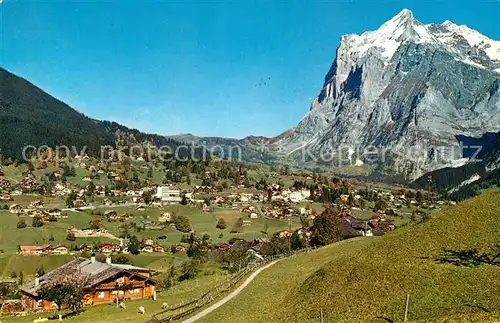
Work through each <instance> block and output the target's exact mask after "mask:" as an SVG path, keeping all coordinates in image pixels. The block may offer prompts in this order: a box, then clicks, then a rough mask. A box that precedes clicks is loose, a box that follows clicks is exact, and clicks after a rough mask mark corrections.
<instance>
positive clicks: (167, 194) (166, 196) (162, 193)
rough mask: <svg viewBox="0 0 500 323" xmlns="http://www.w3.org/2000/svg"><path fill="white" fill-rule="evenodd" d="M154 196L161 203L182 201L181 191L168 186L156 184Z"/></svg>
mask: <svg viewBox="0 0 500 323" xmlns="http://www.w3.org/2000/svg"><path fill="white" fill-rule="evenodd" d="M156 197H157V198H159V199H160V200H161V202H162V203H163V204H176V203H179V202H180V201H182V198H181V191H180V190H178V189H175V188H172V187H169V186H158V188H157V189H156Z"/></svg>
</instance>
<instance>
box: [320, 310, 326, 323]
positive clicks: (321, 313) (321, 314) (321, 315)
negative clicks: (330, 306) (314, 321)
mask: <svg viewBox="0 0 500 323" xmlns="http://www.w3.org/2000/svg"><path fill="white" fill-rule="evenodd" d="M319 321H320V323H324V322H325V319H324V317H323V308H320V310H319Z"/></svg>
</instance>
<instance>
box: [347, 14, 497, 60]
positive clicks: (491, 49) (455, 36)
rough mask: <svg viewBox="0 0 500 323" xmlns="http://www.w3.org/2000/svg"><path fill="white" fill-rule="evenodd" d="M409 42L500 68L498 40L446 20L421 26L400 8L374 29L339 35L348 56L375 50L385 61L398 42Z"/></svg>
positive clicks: (399, 43)
mask: <svg viewBox="0 0 500 323" xmlns="http://www.w3.org/2000/svg"><path fill="white" fill-rule="evenodd" d="M408 41H410V42H413V43H416V44H424V43H425V44H427V45H430V46H432V47H434V48H439V49H441V50H445V51H447V52H449V53H451V54H452V55H454V56H455V57H456V58H457V59H458V60H461V61H463V62H465V63H467V64H470V65H474V66H476V67H481V68H484V69H490V70H496V69H498V67H500V42H499V41H495V40H492V39H489V38H488V37H486V36H484V35H482V34H481V33H479V32H478V31H476V30H474V29H471V28H469V27H467V26H465V25H460V26H459V25H456V24H454V23H453V22H451V21H449V20H446V21H445V22H443V23H442V24H428V25H424V24H422V23H421V22H420V21H418V20H417V19H415V17H414V15H413V13H412V12H411V11H410V10H408V9H404V10H402V11H401V12H400V13H398V14H397V15H396V16H394V17H393V18H391V19H390V20H388V21H386V22H385V23H384V24H382V26H380V28H379V29H377V30H375V31H367V32H364V33H363V34H361V35H356V34H350V35H346V36H344V37H342V44H343V47H344V48H346V47H347V51H348V52H349V53H350V54H351V55H354V56H356V57H358V58H361V57H363V56H365V54H367V53H368V52H369V51H370V50H371V51H372V52H373V51H375V52H376V53H378V55H379V57H381V58H382V59H383V60H384V61H386V63H388V62H389V60H390V59H391V58H392V57H393V55H394V53H395V52H396V51H397V49H398V48H399V47H400V46H401V44H403V43H405V42H408ZM471 53H472V55H471ZM351 55H350V56H351ZM496 61H498V62H496Z"/></svg>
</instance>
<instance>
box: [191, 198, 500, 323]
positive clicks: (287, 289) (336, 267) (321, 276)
mask: <svg viewBox="0 0 500 323" xmlns="http://www.w3.org/2000/svg"><path fill="white" fill-rule="evenodd" d="M499 232H500V194H498V193H486V194H483V195H482V196H479V197H476V198H474V199H471V200H468V201H465V202H462V203H459V204H458V205H457V206H455V207H450V208H447V209H445V210H443V211H442V212H441V213H439V214H438V215H435V216H434V218H432V219H431V220H429V221H427V222H424V223H421V224H418V225H415V226H407V227H404V228H402V229H400V230H397V231H395V232H393V233H390V234H387V235H385V236H383V237H373V238H358V239H353V240H345V241H342V242H340V243H337V244H333V245H329V246H327V247H324V248H321V249H318V250H316V251H312V252H309V253H308V254H304V255H300V256H295V257H293V258H291V259H286V260H283V261H280V262H279V263H278V264H276V265H274V266H272V267H271V268H269V269H268V270H266V271H264V272H263V273H261V275H260V276H259V277H257V278H256V279H255V280H254V282H253V283H252V284H251V285H250V286H249V287H247V288H246V289H245V290H243V292H242V293H241V294H240V295H238V296H237V297H236V298H235V299H234V300H233V301H231V302H229V303H228V304H226V305H225V306H223V307H221V308H220V309H218V310H216V311H215V312H213V313H211V314H210V315H208V316H206V317H205V318H204V319H202V320H200V322H318V317H319V314H318V313H319V310H320V308H323V309H324V311H325V313H326V317H327V320H326V322H366V321H382V320H381V319H378V318H385V319H386V320H394V321H402V316H403V308H404V302H405V295H406V293H409V294H410V306H409V318H410V320H414V321H429V320H432V321H441V322H443V321H451V322H453V321H456V322H464V321H472V320H473V321H477V322H491V321H494V320H495V318H496V320H498V315H499V314H500V293H498V291H499V290H500V271H499V268H498V267H496V266H493V265H481V266H479V267H475V268H470V267H465V266H455V265H451V264H441V263H437V262H436V261H435V258H436V257H438V256H440V255H442V253H443V249H444V248H448V249H453V250H457V251H459V250H465V249H470V248H478V249H479V250H486V249H488V248H493V247H494V246H495V243H496V242H497V241H498V239H499V236H498V235H499ZM481 307H482V308H485V309H487V310H488V311H490V313H486V312H484V311H483V310H481Z"/></svg>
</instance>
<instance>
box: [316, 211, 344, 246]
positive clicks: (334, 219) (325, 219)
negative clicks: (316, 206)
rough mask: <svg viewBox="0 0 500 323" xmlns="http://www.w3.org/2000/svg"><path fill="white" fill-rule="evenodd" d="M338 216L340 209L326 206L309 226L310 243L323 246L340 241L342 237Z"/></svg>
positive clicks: (339, 215)
mask: <svg viewBox="0 0 500 323" xmlns="http://www.w3.org/2000/svg"><path fill="white" fill-rule="evenodd" d="M340 217H341V213H340V211H338V210H337V209H336V208H334V207H331V206H330V207H327V208H326V209H325V210H324V211H323V213H321V214H320V215H319V216H317V217H316V218H315V219H314V222H313V225H312V227H311V243H312V244H313V245H315V246H325V245H327V244H330V243H333V242H337V241H340V240H341V239H342V233H341V230H340Z"/></svg>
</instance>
